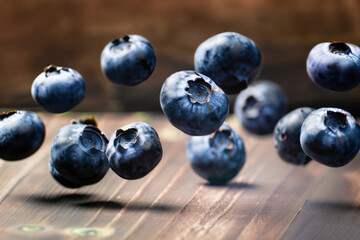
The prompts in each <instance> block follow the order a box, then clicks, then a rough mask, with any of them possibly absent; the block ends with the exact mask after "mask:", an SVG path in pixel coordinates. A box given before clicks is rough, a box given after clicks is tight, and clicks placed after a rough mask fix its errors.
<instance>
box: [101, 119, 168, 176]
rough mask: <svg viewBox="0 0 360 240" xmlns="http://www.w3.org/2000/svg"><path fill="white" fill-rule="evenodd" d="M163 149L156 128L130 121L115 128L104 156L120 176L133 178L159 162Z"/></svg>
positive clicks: (141, 174)
mask: <svg viewBox="0 0 360 240" xmlns="http://www.w3.org/2000/svg"><path fill="white" fill-rule="evenodd" d="M162 154H163V150H162V146H161V142H160V139H159V136H158V134H157V132H156V130H155V129H154V128H153V127H152V126H150V125H149V124H147V123H144V122H135V123H130V124H128V125H126V126H123V127H121V128H119V129H118V130H116V131H115V132H114V133H113V134H112V136H111V138H110V142H109V146H108V148H107V150H106V156H107V157H108V159H109V163H110V167H111V169H112V170H113V171H114V172H115V173H116V174H117V175H119V176H120V177H122V178H125V179H128V180H134V179H139V178H142V177H144V176H146V175H147V174H148V173H150V172H151V171H152V170H153V169H154V168H155V167H156V166H157V165H158V163H159V162H160V160H161V158H162Z"/></svg>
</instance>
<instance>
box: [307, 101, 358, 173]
mask: <svg viewBox="0 0 360 240" xmlns="http://www.w3.org/2000/svg"><path fill="white" fill-rule="evenodd" d="M359 136H360V127H359V125H358V124H357V123H356V121H355V119H354V117H353V116H351V114H350V113H348V112H346V111H344V110H342V109H339V108H320V109H318V110H315V111H313V112H312V113H310V115H309V116H308V117H307V118H306V119H305V121H304V122H303V124H302V127H301V134H300V144H301V147H302V149H303V150H304V152H305V153H306V154H307V155H309V156H310V157H311V158H312V159H314V160H316V161H318V162H320V163H322V164H324V165H326V166H329V167H341V166H344V165H346V164H348V163H349V162H350V161H351V160H352V159H353V158H354V157H355V156H356V154H357V153H358V151H359V148H360V138H359Z"/></svg>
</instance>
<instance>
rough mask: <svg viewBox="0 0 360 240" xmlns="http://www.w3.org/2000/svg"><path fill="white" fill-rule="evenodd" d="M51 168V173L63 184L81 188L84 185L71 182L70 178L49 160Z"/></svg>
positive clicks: (68, 186)
mask: <svg viewBox="0 0 360 240" xmlns="http://www.w3.org/2000/svg"><path fill="white" fill-rule="evenodd" d="M49 170H50V174H51V176H52V177H53V178H54V179H55V180H56V181H57V182H58V183H59V184H61V185H62V186H64V187H67V188H80V187H82V186H83V185H81V184H77V183H74V182H71V181H70V180H68V179H66V178H64V177H63V176H62V175H61V174H60V173H59V172H58V171H57V170H56V169H55V167H54V165H53V164H52V162H51V161H49Z"/></svg>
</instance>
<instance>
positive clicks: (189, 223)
mask: <svg viewBox="0 0 360 240" xmlns="http://www.w3.org/2000/svg"><path fill="white" fill-rule="evenodd" d="M250 141H251V138H250V139H247V142H248V143H249V142H250ZM253 144H254V147H253V148H250V149H249V152H248V162H247V163H246V165H245V167H244V169H243V170H242V172H241V174H240V175H239V178H237V179H236V181H235V183H234V184H233V185H232V184H230V185H229V186H225V187H220V188H219V187H211V186H206V185H204V186H203V189H202V191H201V192H200V193H199V194H198V195H196V197H194V198H193V199H192V201H191V202H190V203H189V204H188V205H187V206H186V207H185V208H184V210H183V211H182V212H181V215H179V216H177V218H176V219H175V220H174V221H173V222H172V223H171V225H170V226H167V229H165V230H164V231H163V232H162V233H161V234H160V235H159V236H158V238H160V239H234V238H235V237H236V236H237V235H238V234H239V232H241V229H242V228H244V227H245V226H246V224H247V223H248V222H250V221H251V219H252V218H253V216H254V215H255V214H256V212H257V211H258V210H259V209H261V206H262V205H263V204H264V202H266V199H267V198H268V196H269V195H270V194H271V193H272V191H273V189H274V188H275V187H276V186H277V185H279V183H281V181H282V179H284V178H286V176H287V175H288V174H289V173H290V172H292V171H293V170H292V169H293V168H292V167H289V166H287V165H284V164H282V163H281V162H279V161H278V159H274V158H273V157H272V156H270V157H269V154H265V153H264V150H263V149H267V150H268V149H272V148H273V143H272V139H271V138H269V137H267V138H262V139H258V138H255V137H253Z"/></svg>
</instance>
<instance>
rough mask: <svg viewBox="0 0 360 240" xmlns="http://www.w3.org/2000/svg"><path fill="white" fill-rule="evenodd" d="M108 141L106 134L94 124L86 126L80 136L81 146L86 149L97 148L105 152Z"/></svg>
mask: <svg viewBox="0 0 360 240" xmlns="http://www.w3.org/2000/svg"><path fill="white" fill-rule="evenodd" d="M108 143H109V140H108V139H107V137H106V136H105V134H104V133H103V132H101V131H100V130H99V129H98V128H97V127H95V126H92V125H89V126H87V127H85V128H84V130H83V132H82V134H81V136H80V146H81V147H83V148H85V150H90V149H96V150H98V151H100V152H105V150H106V147H107V144H108Z"/></svg>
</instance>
